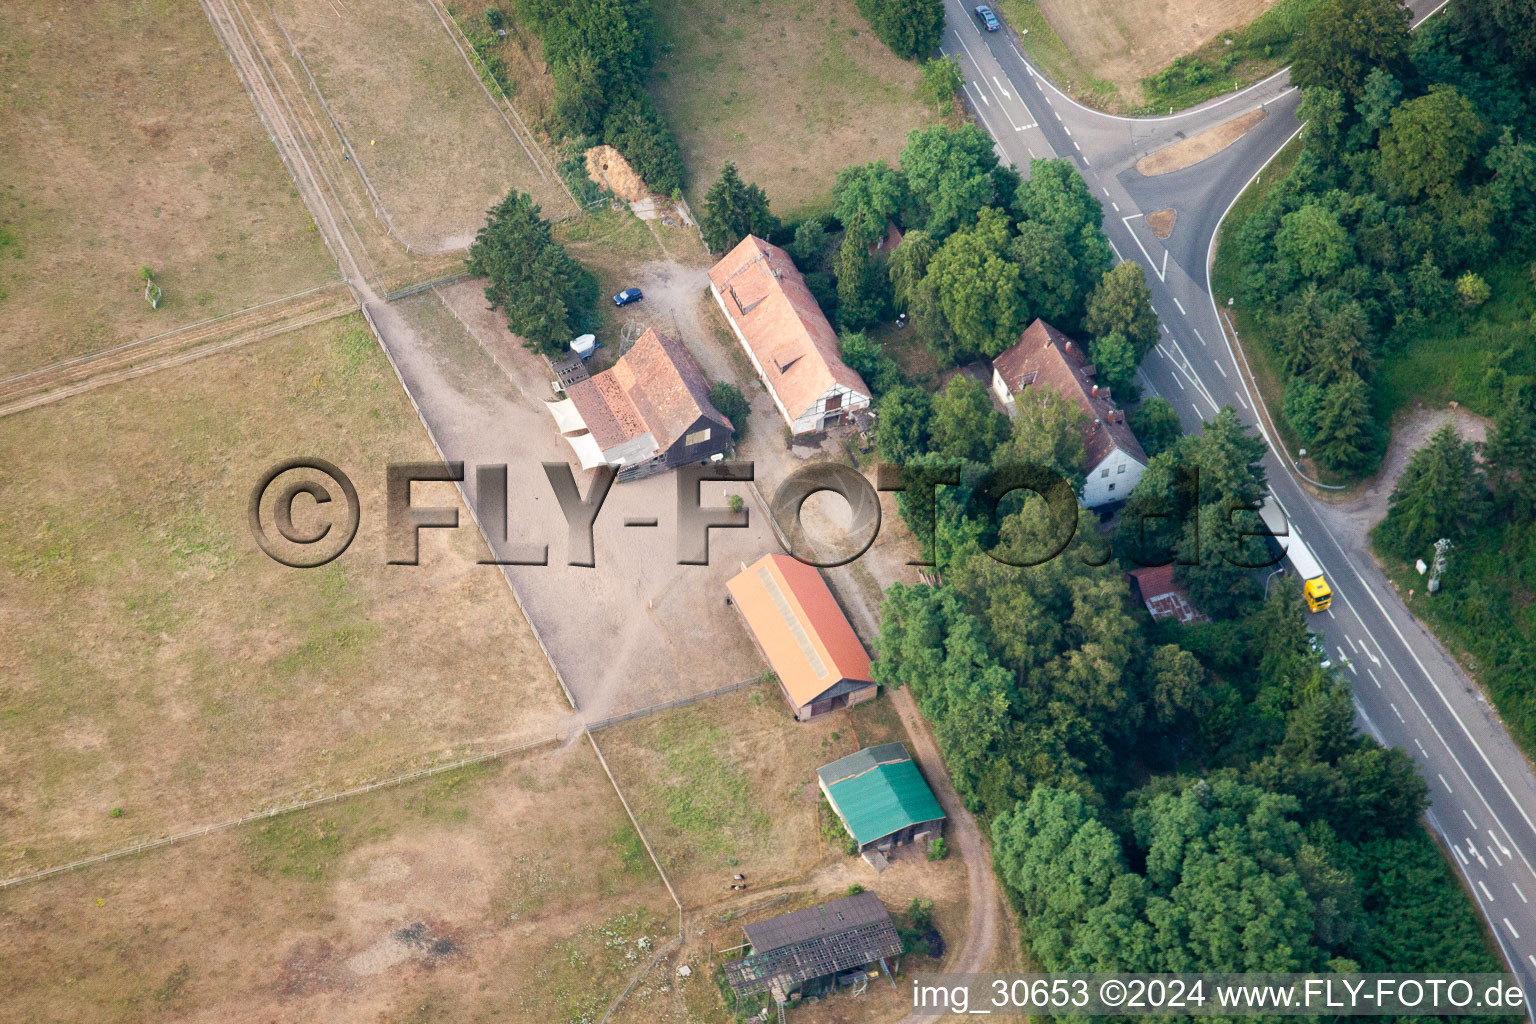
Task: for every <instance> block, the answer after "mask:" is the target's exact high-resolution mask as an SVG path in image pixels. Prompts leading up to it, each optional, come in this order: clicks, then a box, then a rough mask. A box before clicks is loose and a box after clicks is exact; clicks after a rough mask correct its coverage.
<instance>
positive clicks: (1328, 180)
mask: <svg viewBox="0 0 1536 1024" xmlns="http://www.w3.org/2000/svg"><path fill="white" fill-rule="evenodd" d="M1519 6H1520V4H1519V3H1515V2H1503V3H1453V4H1452V5H1451V6H1450V7H1449V8H1448V12H1447V13H1446V14H1445V15H1442V16H1438V17H1435V18H1432V19H1430V20H1429V21H1428V22H1426V23H1425V24H1424V25H1423V26H1421V27H1420V28H1419V29H1418V30H1417V31H1415V32H1413V33H1412V34H1410V33H1409V31H1408V19H1407V13H1406V10H1405V9H1404V8H1403V7H1402V6H1401V5H1400V4H1398V3H1396V2H1395V0H1326V2H1324V3H1321V4H1319V5H1318V7H1317V8H1316V9H1315V11H1314V12H1313V16H1312V17H1311V18H1310V19H1309V21H1308V24H1307V26H1306V28H1305V29H1304V30H1303V33H1302V38H1301V40H1300V41H1299V42H1298V45H1297V48H1296V53H1297V59H1296V63H1295V65H1294V67H1293V69H1292V81H1293V82H1294V83H1295V84H1297V85H1298V86H1300V87H1301V88H1302V97H1303V98H1302V103H1301V110H1300V113H1301V117H1302V118H1303V119H1304V120H1305V121H1306V122H1307V126H1306V129H1305V131H1304V133H1303V139H1304V150H1303V152H1302V154H1301V156H1300V159H1299V160H1298V161H1297V163H1296V166H1295V169H1294V170H1293V171H1292V172H1291V174H1290V175H1289V177H1288V178H1287V179H1286V180H1285V182H1284V183H1283V184H1282V185H1281V186H1279V187H1278V188H1276V189H1274V190H1273V191H1271V192H1270V193H1269V195H1268V197H1267V199H1266V201H1265V202H1264V204H1263V205H1262V206H1261V207H1260V209H1259V210H1258V211H1257V212H1256V213H1255V214H1254V215H1253V216H1251V217H1249V218H1248V219H1247V220H1246V221H1245V222H1244V223H1243V224H1242V226H1241V228H1240V229H1239V230H1237V231H1236V232H1235V234H1234V235H1233V236H1232V237H1231V238H1229V239H1225V240H1224V244H1225V245H1228V246H1231V247H1233V250H1234V253H1233V254H1234V255H1235V257H1236V259H1237V262H1238V264H1239V266H1240V268H1241V269H1240V272H1239V275H1238V283H1237V288H1238V292H1239V294H1238V296H1237V298H1238V301H1240V302H1242V303H1243V304H1244V306H1245V308H1246V311H1247V313H1248V315H1249V316H1250V318H1251V320H1252V322H1253V324H1254V326H1255V328H1256V333H1253V332H1251V336H1252V337H1253V340H1256V341H1258V342H1259V343H1261V344H1265V345H1268V346H1270V347H1271V348H1272V349H1273V351H1274V352H1275V354H1276V355H1277V357H1278V363H1279V367H1280V369H1281V370H1282V371H1283V373H1284V374H1285V379H1286V384H1285V394H1284V402H1283V412H1284V416H1285V419H1286V421H1287V422H1288V423H1289V425H1290V427H1291V429H1292V431H1293V432H1294V434H1295V436H1296V438H1297V439H1298V440H1299V442H1300V444H1301V446H1302V447H1304V448H1306V449H1308V451H1309V453H1310V454H1311V455H1312V456H1313V457H1314V458H1315V459H1316V460H1317V462H1318V463H1319V464H1320V465H1321V466H1322V467H1323V468H1324V469H1326V470H1329V471H1332V472H1335V473H1339V474H1343V475H1346V476H1348V475H1356V474H1361V473H1365V472H1369V471H1370V470H1372V469H1374V468H1375V466H1376V464H1377V462H1378V461H1379V459H1380V457H1381V453H1382V450H1383V447H1384V444H1385V438H1386V429H1385V428H1386V423H1385V422H1384V418H1385V417H1386V416H1387V415H1389V414H1391V413H1392V412H1394V411H1396V410H1395V408H1393V406H1395V405H1397V404H1400V403H1401V400H1402V396H1396V395H1393V394H1392V393H1390V392H1389V391H1387V390H1386V389H1384V388H1383V387H1381V386H1379V385H1380V383H1381V382H1380V380H1379V379H1378V378H1379V377H1380V375H1381V371H1382V370H1383V369H1384V368H1390V366H1391V364H1393V363H1394V361H1397V360H1400V359H1402V358H1404V354H1405V352H1406V351H1407V350H1409V349H1410V348H1412V347H1413V346H1414V345H1415V343H1416V342H1418V341H1419V340H1420V339H1422V338H1425V337H1430V338H1433V339H1436V340H1437V341H1438V342H1439V344H1437V345H1435V346H1433V348H1434V349H1438V350H1439V351H1433V350H1432V351H1429V352H1427V353H1426V358H1428V359H1430V360H1434V361H1438V362H1439V364H1440V366H1442V367H1447V366H1455V367H1456V368H1457V373H1458V374H1459V376H1460V379H1459V380H1458V381H1457V382H1456V383H1457V385H1458V394H1459V397H1460V398H1461V399H1462V401H1463V402H1464V403H1466V404H1470V405H1472V406H1473V407H1474V408H1479V409H1480V410H1482V411H1484V412H1491V411H1492V410H1493V409H1494V408H1495V407H1496V406H1498V405H1499V404H1500V403H1501V402H1503V401H1504V399H1505V392H1506V388H1507V387H1514V388H1518V387H1519V386H1520V384H1519V381H1520V380H1522V379H1524V380H1528V379H1529V378H1530V376H1531V375H1532V373H1533V372H1536V345H1533V338H1532V327H1533V325H1532V324H1531V323H1530V322H1529V320H1528V319H1527V320H1525V321H1524V322H1516V323H1513V324H1505V325H1499V326H1498V327H1496V328H1493V329H1492V330H1490V329H1489V327H1488V325H1483V324H1480V322H1479V321H1480V312H1481V310H1482V307H1483V306H1484V305H1485V304H1486V303H1488V302H1489V300H1490V298H1491V297H1492V285H1491V284H1490V282H1495V283H1499V284H1500V285H1501V286H1502V287H1505V288H1514V289H1520V290H1522V291H1524V292H1525V293H1526V294H1527V295H1528V294H1529V293H1530V291H1531V290H1532V289H1533V287H1536V278H1533V277H1532V273H1531V266H1530V260H1531V258H1532V256H1533V255H1536V233H1533V228H1536V205H1533V203H1536V142H1533V139H1536V92H1533V89H1532V79H1531V74H1532V70H1533V66H1532V64H1531V57H1530V56H1529V54H1528V53H1526V54H1524V55H1523V56H1522V55H1520V54H1517V53H1516V52H1515V49H1514V48H1515V47H1521V46H1523V47H1525V49H1526V50H1528V49H1529V46H1528V45H1527V44H1524V43H1522V42H1521V40H1522V39H1523V38H1529V36H1530V35H1531V32H1530V28H1529V25H1528V24H1523V25H1520V26H1519V29H1520V30H1519V31H1518V32H1515V33H1508V32H1503V31H1500V30H1499V27H1498V23H1497V22H1496V21H1495V20H1494V19H1495V18H1496V16H1502V15H1500V14H1496V12H1507V11H1511V10H1515V9H1517V8H1518V7H1519ZM1525 6H1527V7H1529V6H1530V5H1529V4H1526V5H1525ZM1511 271H1513V272H1511ZM1463 335H1476V336H1477V338H1476V344H1477V349H1478V356H1479V358H1478V359H1477V360H1476V362H1475V363H1474V364H1468V363H1467V362H1466V361H1465V360H1464V359H1459V358H1457V356H1456V355H1455V354H1454V353H1452V352H1449V351H1446V350H1447V349H1451V348H1453V347H1454V346H1456V344H1457V341H1458V337H1459V336H1463Z"/></svg>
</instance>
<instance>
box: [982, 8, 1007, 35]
mask: <svg viewBox="0 0 1536 1024" xmlns="http://www.w3.org/2000/svg"><path fill="white" fill-rule="evenodd" d="M976 20H977V21H979V22H981V27H982V28H984V29H986V30H987V31H988V32H996V31H997V30H998V29H1000V28H1002V27H1003V23H1002V22H1000V21H998V20H997V15H995V14H993V13H992V8H990V7H988V6H987V5H986V4H981V5H980V6H979V7H977V8H976Z"/></svg>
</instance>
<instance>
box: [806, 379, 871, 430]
mask: <svg viewBox="0 0 1536 1024" xmlns="http://www.w3.org/2000/svg"><path fill="white" fill-rule="evenodd" d="M833 395H841V396H842V404H841V405H839V406H838V407H837V408H836V409H833V410H831V411H832V412H851V411H852V410H854V409H863V408H865V407H866V406H868V405H869V396H868V395H861V394H859V393H858V392H857V391H855V390H853V389H852V388H846V387H843V386H842V385H841V384H839V385H837V386H835V387H833V388H832V390H830V391H828V392H827V393H826V394H824V395H822V396H821V397H820V398H818V399H817V400H816V404H815V405H813V406H811V407H810V408H809V409H807V410H805V412H803V413H801V414H800V415H799V416H798V417H796V419H795V421H794V422H793V423H791V424H790V429H791V430H792V431H793V432H794V433H796V434H813V433H815V432H816V431H818V430H820V429H821V424H822V422H823V421H824V420H825V419H826V416H827V412H828V409H827V403H828V401H830V399H831V398H832V396H833Z"/></svg>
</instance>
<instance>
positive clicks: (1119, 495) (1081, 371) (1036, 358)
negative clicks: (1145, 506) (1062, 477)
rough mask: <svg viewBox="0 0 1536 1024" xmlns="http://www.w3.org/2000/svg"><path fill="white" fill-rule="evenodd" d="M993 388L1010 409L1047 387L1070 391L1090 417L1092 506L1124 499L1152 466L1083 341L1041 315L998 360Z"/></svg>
mask: <svg viewBox="0 0 1536 1024" xmlns="http://www.w3.org/2000/svg"><path fill="white" fill-rule="evenodd" d="M992 390H993V391H995V392H996V393H997V397H998V400H999V401H1001V402H1002V403H1003V408H1005V409H1007V410H1008V415H1009V416H1013V415H1015V414H1016V413H1017V411H1018V403H1019V402H1021V401H1028V400H1029V399H1030V396H1031V395H1033V394H1038V393H1039V392H1040V391H1041V390H1051V391H1055V392H1057V393H1058V394H1061V395H1065V396H1066V397H1067V398H1068V399H1070V400H1071V401H1072V402H1073V403H1074V404H1076V405H1077V406H1078V408H1080V409H1082V410H1083V412H1084V413H1085V414H1086V416H1087V419H1086V420H1085V421H1084V425H1083V452H1084V455H1085V458H1084V460H1083V473H1084V480H1083V492H1082V494H1081V496H1080V497H1081V498H1082V502H1083V504H1084V505H1086V506H1087V507H1089V508H1097V507H1098V506H1100V505H1111V504H1114V503H1115V502H1117V501H1124V500H1125V499H1126V497H1127V496H1129V495H1130V493H1131V489H1132V488H1134V487H1135V486H1136V483H1137V481H1139V480H1140V479H1141V474H1142V472H1143V471H1144V470H1145V469H1146V468H1147V453H1146V452H1145V451H1143V450H1142V447H1141V442H1139V441H1137V440H1136V435H1135V433H1133V432H1132V431H1131V427H1130V424H1128V423H1126V422H1125V410H1123V409H1121V408H1119V407H1118V406H1116V405H1115V403H1114V401H1113V399H1111V397H1110V394H1109V388H1108V387H1107V386H1105V385H1102V384H1099V383H1097V382H1096V381H1095V380H1094V367H1093V364H1091V363H1089V362H1088V360H1087V359H1086V358H1085V357H1084V354H1083V350H1082V346H1081V345H1079V344H1077V343H1076V342H1074V341H1073V340H1072V339H1071V338H1068V337H1067V336H1066V335H1065V334H1062V333H1061V332H1060V331H1058V330H1057V329H1056V328H1054V327H1052V326H1051V325H1050V324H1048V323H1046V322H1045V321H1044V320H1036V321H1035V322H1034V323H1032V324H1030V325H1029V327H1028V328H1026V329H1025V331H1024V333H1023V334H1022V335H1020V337H1019V341H1018V343H1017V344H1016V345H1014V346H1013V347H1012V348H1010V349H1008V350H1007V351H1005V352H1003V353H1002V354H1001V355H999V356H998V357H997V358H996V359H994V360H992Z"/></svg>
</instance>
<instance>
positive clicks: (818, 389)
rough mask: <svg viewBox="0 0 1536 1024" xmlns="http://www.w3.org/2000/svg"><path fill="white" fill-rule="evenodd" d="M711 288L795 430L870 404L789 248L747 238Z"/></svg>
mask: <svg viewBox="0 0 1536 1024" xmlns="http://www.w3.org/2000/svg"><path fill="white" fill-rule="evenodd" d="M709 290H710V291H711V292H712V293H713V294H714V296H715V301H716V302H718V303H719V304H720V308H721V310H723V311H724V312H725V318H726V320H727V321H729V322H730V325H731V330H732V331H734V332H735V334H736V337H737V339H738V340H739V341H740V342H741V345H742V347H743V348H745V349H746V350H747V358H749V359H751V360H752V365H753V366H754V367H755V368H756V369H757V373H758V376H759V377H761V378H762V379H763V383H764V384H766V385H767V386H768V394H769V395H771V396H772V397H773V404H774V405H776V406H778V409H779V415H781V416H783V417H784V422H785V423H788V424H789V427H790V430H791V431H792V432H794V433H796V434H810V433H814V432H816V431H818V430H825V429H826V428H828V427H834V426H836V425H838V424H839V423H842V422H844V421H845V420H846V419H847V418H848V417H849V414H850V413H852V412H853V410H855V409H862V408H865V407H867V406H868V405H869V386H868V385H867V384H865V383H864V378H862V377H860V376H859V375H858V373H857V372H856V371H855V370H853V369H852V368H851V367H849V366H848V365H847V364H845V363H844V362H843V361H842V359H841V358H839V356H838V354H837V333H836V332H835V331H833V330H832V325H831V324H829V323H828V322H827V318H826V316H825V315H823V314H822V312H821V307H820V306H818V305H817V304H816V299H815V297H814V296H812V295H811V291H810V289H809V288H807V287H806V286H805V278H803V277H801V276H800V271H798V270H796V269H795V264H794V261H793V260H791V259H790V258H789V254H788V253H786V252H785V251H784V250H783V249H780V248H779V247H778V246H776V245H770V244H768V243H767V242H765V241H763V240H762V239H761V238H758V237H757V236H756V235H748V236H747V237H746V238H743V239H742V240H741V243H740V244H739V245H737V246H736V248H734V249H732V250H731V251H730V252H729V253H728V254H727V255H726V257H725V258H724V259H723V260H721V261H720V262H719V263H717V264H715V266H714V268H713V269H712V270H710V272H709Z"/></svg>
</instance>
